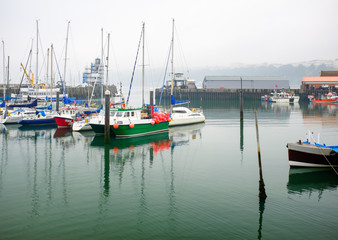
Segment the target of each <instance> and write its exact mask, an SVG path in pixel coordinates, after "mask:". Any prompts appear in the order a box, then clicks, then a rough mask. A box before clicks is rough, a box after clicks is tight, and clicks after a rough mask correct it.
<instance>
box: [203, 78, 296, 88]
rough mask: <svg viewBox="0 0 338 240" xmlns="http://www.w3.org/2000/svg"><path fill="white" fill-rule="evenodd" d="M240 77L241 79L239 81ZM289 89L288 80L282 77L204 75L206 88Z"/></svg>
mask: <svg viewBox="0 0 338 240" xmlns="http://www.w3.org/2000/svg"><path fill="white" fill-rule="evenodd" d="M241 79H242V81H241ZM241 84H242V88H243V89H289V88H290V84H289V80H287V79H285V78H284V77H268V76H264V77H257V76H252V77H250V76H243V77H241V76H205V77H204V80H203V88H206V89H211V88H213V89H215V88H222V89H240V88H241Z"/></svg>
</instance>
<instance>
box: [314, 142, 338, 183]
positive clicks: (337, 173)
mask: <svg viewBox="0 0 338 240" xmlns="http://www.w3.org/2000/svg"><path fill="white" fill-rule="evenodd" d="M318 147H319V150H320V151H321V152H322V154H323V156H324V158H325V160H326V161H327V162H328V164H329V165H330V167H331V168H332V169H333V171H334V172H335V173H336V175H337V176H338V172H337V171H336V169H335V168H334V167H333V166H332V164H331V163H330V161H329V159H327V157H326V156H325V154H324V152H323V150H322V149H323V148H322V147H321V146H318Z"/></svg>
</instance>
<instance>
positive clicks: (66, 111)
mask: <svg viewBox="0 0 338 240" xmlns="http://www.w3.org/2000/svg"><path fill="white" fill-rule="evenodd" d="M79 111H80V109H79V108H78V107H71V106H67V107H63V108H61V109H60V111H59V113H58V115H57V116H55V117H54V120H55V122H56V125H57V127H58V128H71V127H72V124H73V121H74V118H75V117H76V115H77V114H78V113H79Z"/></svg>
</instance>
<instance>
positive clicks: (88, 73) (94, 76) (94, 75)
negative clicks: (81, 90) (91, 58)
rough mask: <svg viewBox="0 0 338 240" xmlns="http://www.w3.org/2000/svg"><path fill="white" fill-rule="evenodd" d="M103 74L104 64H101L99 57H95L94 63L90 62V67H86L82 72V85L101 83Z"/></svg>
mask: <svg viewBox="0 0 338 240" xmlns="http://www.w3.org/2000/svg"><path fill="white" fill-rule="evenodd" d="M103 74H104V66H103V65H102V64H101V59H100V58H96V59H95V62H94V63H91V65H90V68H86V69H85V72H84V73H83V81H82V83H83V84H84V85H91V86H94V84H95V85H101V84H103V79H104V77H103Z"/></svg>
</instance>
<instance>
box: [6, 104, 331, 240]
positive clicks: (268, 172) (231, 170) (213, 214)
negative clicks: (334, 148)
mask: <svg viewBox="0 0 338 240" xmlns="http://www.w3.org/2000/svg"><path fill="white" fill-rule="evenodd" d="M244 107H245V109H244V121H243V123H240V121H239V109H238V107H237V105H236V104H232V103H224V104H223V103H218V104H209V105H206V106H204V113H205V115H206V118H207V121H206V123H205V124H199V125H194V126H187V127H176V128H172V129H170V131H169V134H160V135H158V136H156V138H137V139H129V140H126V139H125V140H115V139H112V140H111V143H110V145H106V146H105V145H104V144H103V138H102V136H95V134H94V133H93V132H87V133H83V134H82V133H72V132H67V131H64V130H60V129H56V128H52V129H46V128H40V129H38V128H35V129H29V128H21V127H19V128H18V126H10V127H7V126H6V127H4V126H0V127H1V134H0V143H1V145H0V148H1V156H0V212H1V214H0V239H256V238H257V239H337V237H338V230H337V225H338V204H337V200H338V190H337V186H338V176H336V175H335V173H334V172H333V171H332V170H325V171H322V170H315V169H311V170H301V169H298V170H293V169H292V170H290V169H289V165H288V158H287V148H286V144H287V142H295V141H298V140H299V139H302V140H304V139H306V135H305V134H306V132H307V130H311V131H313V132H315V133H318V132H320V134H321V137H322V139H324V141H325V143H326V144H333V145H337V144H338V113H337V105H336V104H335V105H307V104H300V105H299V104H297V105H288V104H265V103H263V104H261V103H259V102H258V103H245V105H244ZM255 109H256V110H257V114H258V124H259V137H260V148H261V157H262V165H263V177H264V181H265V185H266V186H265V188H266V193H267V195H268V198H267V199H266V201H265V202H260V201H259V199H258V181H259V173H258V157H257V143H256V129H255V121H254V110H255Z"/></svg>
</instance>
